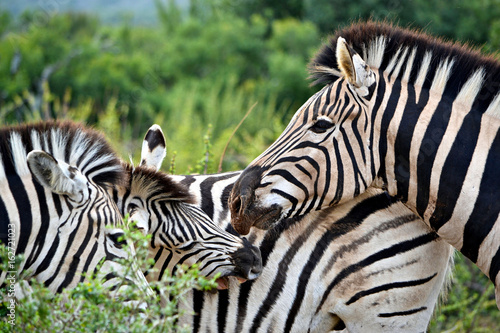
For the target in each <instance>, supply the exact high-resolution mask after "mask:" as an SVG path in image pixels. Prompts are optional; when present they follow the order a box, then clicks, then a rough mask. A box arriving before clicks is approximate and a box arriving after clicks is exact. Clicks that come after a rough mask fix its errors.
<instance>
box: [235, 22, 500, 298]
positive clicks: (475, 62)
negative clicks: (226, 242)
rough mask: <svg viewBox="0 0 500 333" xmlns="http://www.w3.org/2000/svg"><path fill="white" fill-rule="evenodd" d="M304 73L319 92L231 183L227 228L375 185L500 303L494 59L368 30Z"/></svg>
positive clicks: (405, 33)
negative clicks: (478, 273) (464, 262)
mask: <svg viewBox="0 0 500 333" xmlns="http://www.w3.org/2000/svg"><path fill="white" fill-rule="evenodd" d="M311 73H312V77H313V78H315V79H316V81H317V82H320V83H325V84H326V86H325V87H324V88H323V89H322V90H321V91H320V92H318V93H317V94H315V95H314V96H313V97H311V98H310V99H309V101H307V102H306V103H305V104H304V106H302V107H301V109H300V110H298V111H297V113H296V114H295V116H294V117H293V119H292V121H291V122H290V124H289V125H288V127H287V129H286V130H285V131H284V132H283V134H282V135H281V136H280V138H278V140H277V141H276V142H274V143H273V144H272V145H271V147H270V148H269V149H268V150H267V151H266V152H264V153H263V154H262V155H261V156H259V157H258V158H257V159H256V160H254V161H253V162H252V163H251V164H250V165H249V167H248V168H247V169H246V170H245V172H244V174H243V175H242V177H241V178H240V180H239V181H238V182H237V184H236V186H235V189H236V191H235V193H234V200H233V201H232V209H233V211H234V213H235V214H234V215H235V218H234V220H233V224H234V226H235V228H236V229H237V230H238V231H241V232H242V233H246V232H248V230H249V228H250V226H251V225H256V226H261V227H266V226H267V225H269V224H273V222H276V221H278V220H280V219H283V218H287V217H294V216H301V215H303V214H307V213H308V212H310V211H314V210H321V209H325V208H327V207H330V206H332V205H335V204H337V203H340V202H345V201H348V200H350V199H352V198H353V197H356V196H357V195H359V194H360V193H362V192H364V191H365V190H366V189H367V188H368V187H369V186H375V187H382V188H384V189H387V190H388V192H389V193H390V194H391V195H394V196H396V197H398V198H400V199H401V200H402V201H403V202H404V203H405V204H406V205H407V207H409V208H410V209H412V210H413V211H414V212H416V213H418V215H419V216H420V217H421V218H422V219H423V220H424V221H425V223H427V224H428V225H429V226H431V228H432V229H433V230H435V231H436V232H437V233H438V234H439V235H440V236H441V237H442V238H443V239H445V240H446V241H447V242H449V243H450V244H451V245H453V246H454V247H455V248H457V249H458V250H460V251H461V252H462V253H463V254H464V255H465V256H467V257H468V258H469V259H471V260H472V261H473V262H475V263H476V264H477V266H478V267H479V268H480V269H481V270H482V271H483V272H484V273H485V274H486V275H488V276H489V277H490V279H491V280H492V281H493V282H494V283H495V285H496V295H497V304H498V305H499V307H500V274H499V272H500V237H499V235H500V221H499V214H500V201H499V200H498V198H499V197H500V178H499V177H497V173H498V172H497V170H498V169H499V168H500V131H499V128H500V119H499V118H500V93H499V91H500V90H499V83H500V62H499V61H498V60H496V59H495V58H493V57H487V56H483V55H481V54H480V53H479V52H478V51H475V50H472V49H471V48H468V47H465V46H461V45H458V44H451V43H447V42H443V41H441V40H439V39H437V38H433V37H430V36H428V35H425V34H423V33H421V32H416V31H411V30H405V29H401V28H398V27H396V26H392V25H389V24H381V23H375V22H368V23H356V24H353V25H352V26H350V27H347V28H345V29H342V30H340V31H338V32H337V33H336V35H335V36H333V37H332V38H331V39H330V41H329V42H328V44H327V45H325V46H324V47H323V49H322V50H321V51H320V52H319V53H318V54H317V56H316V57H315V58H314V59H313V61H312V63H311ZM253 221H257V222H255V223H254V222H253Z"/></svg>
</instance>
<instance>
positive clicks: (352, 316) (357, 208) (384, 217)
mask: <svg viewBox="0 0 500 333" xmlns="http://www.w3.org/2000/svg"><path fill="white" fill-rule="evenodd" d="M155 133H156V134H158V135H159V134H161V132H155ZM146 138H147V139H148V138H149V139H150V140H152V142H159V141H162V140H157V139H154V140H153V137H152V136H151V135H147V136H146ZM143 161H144V163H145V164H148V163H149V162H148V158H147V157H146V158H145V159H144V160H143ZM239 175H240V172H231V173H222V174H216V175H190V176H171V179H172V180H174V181H176V182H178V183H180V184H183V185H185V186H188V187H189V192H190V193H191V194H192V195H193V198H194V201H195V204H196V205H199V206H200V207H201V208H202V209H203V210H204V211H205V212H206V213H207V215H208V216H209V217H210V218H211V219H212V220H214V221H216V223H217V224H219V226H220V227H222V228H223V229H225V230H227V231H230V232H234V229H233V228H232V227H231V225H230V214H229V208H228V197H229V193H230V191H231V188H232V186H233V184H234V182H235V181H236V179H237V178H238V177H239ZM288 222H289V223H288ZM249 241H250V242H251V243H253V244H255V245H258V246H259V247H260V249H261V252H262V256H263V261H264V269H263V271H262V275H261V276H260V277H259V278H258V279H256V280H254V281H249V282H246V283H244V284H239V283H238V281H236V280H235V279H229V280H228V281H227V282H228V290H223V291H219V292H218V293H216V294H210V293H203V292H199V291H193V292H192V294H191V295H190V297H189V296H188V297H187V299H188V302H189V303H188V304H187V305H183V306H184V308H185V309H186V312H187V313H186V314H185V315H184V316H183V317H182V318H181V319H180V323H181V324H182V323H186V324H188V325H190V326H191V327H192V328H193V332H256V331H259V332H307V331H309V332H326V331H330V330H333V329H341V328H342V327H344V325H345V326H346V327H347V328H348V329H349V332H351V333H354V332H366V331H367V330H369V331H370V332H394V331H405V332H424V331H425V330H426V328H427V326H428V323H429V320H430V317H431V315H432V312H433V309H434V306H435V304H436V301H437V298H438V295H439V290H440V289H441V288H442V286H443V281H444V280H445V277H446V276H447V271H448V269H449V268H450V267H451V265H449V260H451V254H452V252H453V251H452V248H451V246H449V245H448V244H446V243H445V242H444V241H442V240H440V239H439V238H438V237H437V236H436V234H435V233H433V232H432V231H431V230H430V229H429V228H428V227H427V226H425V225H424V224H423V223H421V222H420V220H419V219H418V218H417V217H416V216H415V215H414V214H413V213H412V212H411V211H409V210H408V209H407V208H406V207H405V206H404V205H402V204H401V203H400V202H396V201H394V200H392V199H391V198H390V197H389V196H387V195H386V194H385V193H383V192H382V191H380V190H376V189H373V190H370V192H369V193H365V194H363V195H361V196H360V197H359V198H356V199H355V200H352V201H351V202H349V203H348V204H345V205H342V206H339V207H338V208H337V207H335V209H333V208H330V209H328V210H323V211H315V212H310V213H309V214H307V215H306V216H305V217H302V218H299V219H293V220H289V221H285V223H283V224H280V225H279V226H277V227H276V228H274V229H273V230H271V231H267V232H266V231H262V230H255V229H253V230H252V231H251V233H250V235H249ZM191 310H194V311H195V312H196V313H197V315H189V313H190V312H189V311H191Z"/></svg>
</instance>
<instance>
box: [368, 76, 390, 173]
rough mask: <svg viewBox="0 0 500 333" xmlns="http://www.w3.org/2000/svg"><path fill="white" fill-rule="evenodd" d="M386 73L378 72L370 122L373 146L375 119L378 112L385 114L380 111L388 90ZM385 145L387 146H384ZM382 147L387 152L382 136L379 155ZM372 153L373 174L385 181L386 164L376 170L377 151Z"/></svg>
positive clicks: (385, 142) (381, 159)
mask: <svg viewBox="0 0 500 333" xmlns="http://www.w3.org/2000/svg"><path fill="white" fill-rule="evenodd" d="M383 75H384V73H383V72H382V70H379V72H378V78H379V79H378V80H377V82H378V83H377V84H378V87H377V96H376V97H375V104H374V105H373V108H372V111H371V120H370V123H371V130H370V144H371V145H373V144H374V141H373V140H374V138H373V135H374V130H375V126H374V124H375V118H376V117H377V112H383V110H379V109H380V106H381V105H382V101H383V100H384V94H385V89H386V85H385V81H384V76H383ZM384 145H385V146H384ZM380 146H382V149H385V150H387V138H383V137H382V136H380V139H379V150H378V153H379V154H380ZM384 147H385V148H384ZM385 150H384V151H385ZM370 151H371V156H370V158H371V163H370V164H371V172H372V175H376V174H377V173H378V175H379V176H381V177H384V179H385V168H384V163H381V166H380V170H375V156H374V155H373V154H374V152H375V150H374V149H370ZM378 158H379V159H380V161H381V162H383V156H382V155H380V156H379V157H378Z"/></svg>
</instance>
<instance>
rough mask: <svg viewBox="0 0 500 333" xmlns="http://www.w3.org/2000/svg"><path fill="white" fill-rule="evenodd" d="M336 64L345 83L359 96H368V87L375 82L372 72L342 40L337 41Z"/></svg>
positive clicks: (340, 38)
mask: <svg viewBox="0 0 500 333" xmlns="http://www.w3.org/2000/svg"><path fill="white" fill-rule="evenodd" d="M336 57H337V63H338V66H339V68H340V71H341V73H342V75H343V76H344V77H345V79H346V80H347V82H349V83H350V84H351V85H353V86H354V87H355V88H356V91H357V92H358V94H360V95H361V96H366V95H367V94H368V87H369V86H371V85H372V84H373V83H374V82H375V77H374V74H373V71H372V70H371V69H370V67H368V65H367V64H366V63H365V62H364V60H363V59H362V58H361V57H360V56H359V54H357V53H356V52H355V51H354V50H353V49H352V48H351V47H350V46H349V45H347V42H346V40H345V39H344V38H342V37H339V38H338V39H337V50H336Z"/></svg>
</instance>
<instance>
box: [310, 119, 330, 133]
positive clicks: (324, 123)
mask: <svg viewBox="0 0 500 333" xmlns="http://www.w3.org/2000/svg"><path fill="white" fill-rule="evenodd" d="M333 126H334V123H333V122H331V121H329V120H326V119H323V118H322V119H318V120H317V121H316V122H315V123H314V124H313V125H312V126H311V128H310V130H311V131H313V132H314V133H318V134H319V133H325V132H326V131H327V130H329V129H330V128H332V127H333Z"/></svg>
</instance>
